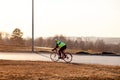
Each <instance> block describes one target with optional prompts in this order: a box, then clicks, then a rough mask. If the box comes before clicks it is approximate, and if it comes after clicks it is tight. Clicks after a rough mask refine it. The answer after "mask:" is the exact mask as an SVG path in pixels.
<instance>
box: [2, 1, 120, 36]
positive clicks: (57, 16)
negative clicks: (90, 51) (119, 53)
mask: <svg viewBox="0 0 120 80" xmlns="http://www.w3.org/2000/svg"><path fill="white" fill-rule="evenodd" d="M34 1H35V4H34V5H35V7H34V9H35V14H34V16H35V17H34V28H35V30H34V31H35V34H34V35H35V37H49V36H54V35H61V34H62V35H64V36H75V37H81V36H95V37H120V0H34ZM0 10H1V11H0V32H8V33H10V34H11V33H12V31H13V30H14V29H15V28H20V29H21V31H22V32H23V33H24V37H31V36H32V32H31V31H32V30H31V29H32V0H0Z"/></svg>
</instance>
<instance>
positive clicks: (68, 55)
mask: <svg viewBox="0 0 120 80" xmlns="http://www.w3.org/2000/svg"><path fill="white" fill-rule="evenodd" d="M65 55H66V57H65V58H64V61H65V62H66V63H70V62H71V61H72V58H73V56H72V54H71V53H66V54H65Z"/></svg>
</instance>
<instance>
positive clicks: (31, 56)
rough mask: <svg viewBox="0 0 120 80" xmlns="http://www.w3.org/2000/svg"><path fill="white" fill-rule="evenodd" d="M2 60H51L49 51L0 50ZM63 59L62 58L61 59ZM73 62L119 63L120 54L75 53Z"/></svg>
mask: <svg viewBox="0 0 120 80" xmlns="http://www.w3.org/2000/svg"><path fill="white" fill-rule="evenodd" d="M0 59H2V60H29V61H51V60H50V58H49V54H47V53H38V54H36V53H12V52H0ZM60 61H62V60H60ZM72 63H85V64H104V65H119V66H120V56H95V55H92V56H90V55H73V61H72Z"/></svg>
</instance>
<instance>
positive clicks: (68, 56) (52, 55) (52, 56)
mask: <svg viewBox="0 0 120 80" xmlns="http://www.w3.org/2000/svg"><path fill="white" fill-rule="evenodd" d="M61 56H62V58H59V53H58V50H55V51H53V52H52V53H50V59H51V60H52V61H54V62H58V61H59V60H60V59H61V60H64V61H65V62H66V63H70V62H71V61H72V59H73V56H72V54H71V53H68V52H65V55H63V54H61Z"/></svg>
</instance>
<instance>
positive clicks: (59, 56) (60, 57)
mask: <svg viewBox="0 0 120 80" xmlns="http://www.w3.org/2000/svg"><path fill="white" fill-rule="evenodd" d="M58 52H59V58H61V49H59V51H58Z"/></svg>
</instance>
